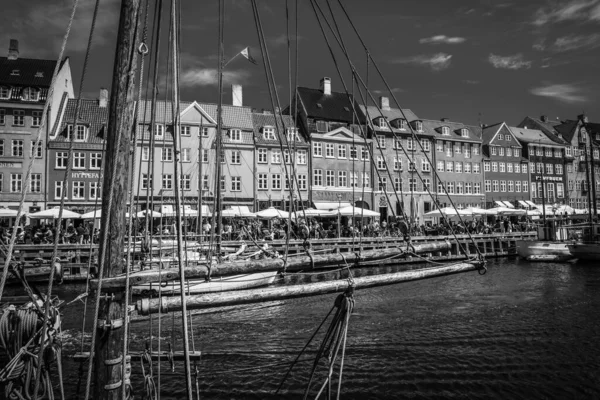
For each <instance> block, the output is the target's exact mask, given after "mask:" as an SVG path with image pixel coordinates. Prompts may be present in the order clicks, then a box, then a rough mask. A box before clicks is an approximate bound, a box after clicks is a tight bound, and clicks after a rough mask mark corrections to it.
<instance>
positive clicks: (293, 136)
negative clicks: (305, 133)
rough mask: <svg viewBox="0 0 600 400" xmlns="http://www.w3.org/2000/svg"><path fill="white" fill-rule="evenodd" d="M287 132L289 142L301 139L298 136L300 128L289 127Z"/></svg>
mask: <svg viewBox="0 0 600 400" xmlns="http://www.w3.org/2000/svg"><path fill="white" fill-rule="evenodd" d="M286 133H287V140H288V142H298V141H300V138H299V137H298V128H287V130H286Z"/></svg>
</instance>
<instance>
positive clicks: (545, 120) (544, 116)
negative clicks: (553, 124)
mask: <svg viewBox="0 0 600 400" xmlns="http://www.w3.org/2000/svg"><path fill="white" fill-rule="evenodd" d="M540 119H541V120H542V122H548V116H547V115H542V116H541V117H540Z"/></svg>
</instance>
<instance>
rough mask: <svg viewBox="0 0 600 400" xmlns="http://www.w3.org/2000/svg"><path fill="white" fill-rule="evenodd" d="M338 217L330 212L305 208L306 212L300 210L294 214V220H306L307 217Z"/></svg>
mask: <svg viewBox="0 0 600 400" xmlns="http://www.w3.org/2000/svg"><path fill="white" fill-rule="evenodd" d="M335 215H337V213H336V212H331V211H328V210H315V209H314V208H305V209H304V210H298V211H296V212H295V213H292V218H294V219H295V218H304V216H306V217H332V216H335Z"/></svg>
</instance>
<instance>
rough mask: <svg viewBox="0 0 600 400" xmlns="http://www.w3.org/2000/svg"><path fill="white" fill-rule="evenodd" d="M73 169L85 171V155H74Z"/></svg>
mask: <svg viewBox="0 0 600 400" xmlns="http://www.w3.org/2000/svg"><path fill="white" fill-rule="evenodd" d="M73 169H85V153H79V152H77V153H73Z"/></svg>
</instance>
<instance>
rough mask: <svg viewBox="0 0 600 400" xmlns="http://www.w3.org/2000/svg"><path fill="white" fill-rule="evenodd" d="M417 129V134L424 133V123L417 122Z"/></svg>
mask: <svg viewBox="0 0 600 400" xmlns="http://www.w3.org/2000/svg"><path fill="white" fill-rule="evenodd" d="M415 128H416V131H417V132H423V122H421V121H416V122H415Z"/></svg>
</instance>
